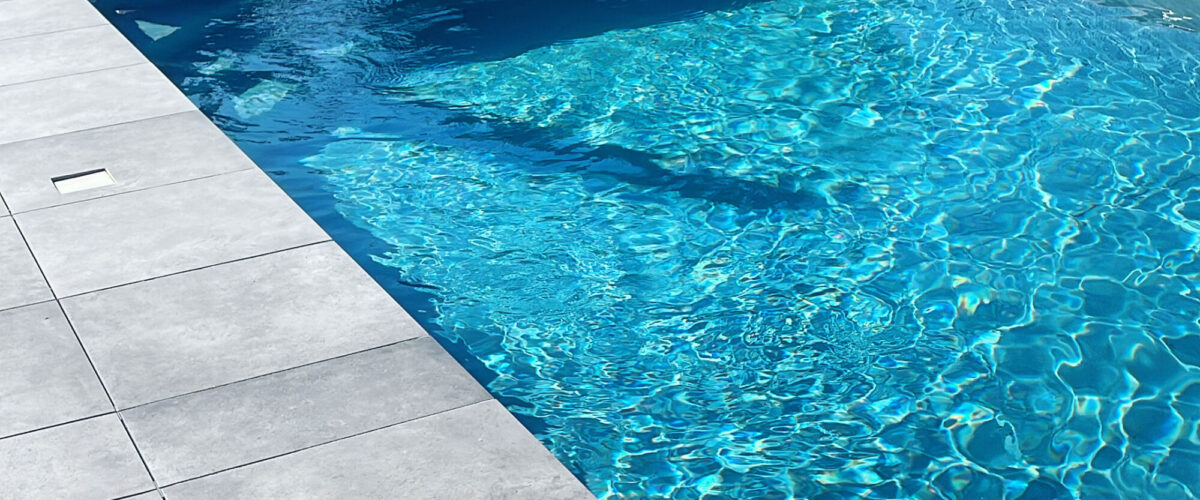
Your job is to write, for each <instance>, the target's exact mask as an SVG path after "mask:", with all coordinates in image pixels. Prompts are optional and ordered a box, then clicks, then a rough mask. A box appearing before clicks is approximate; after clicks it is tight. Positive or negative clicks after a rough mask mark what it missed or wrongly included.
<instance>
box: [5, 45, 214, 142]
mask: <svg viewBox="0 0 1200 500" xmlns="http://www.w3.org/2000/svg"><path fill="white" fill-rule="evenodd" d="M138 64H142V63H138ZM133 66H136V64H135V65H133ZM175 91H177V92H178V91H179V89H175ZM181 95H182V94H181ZM183 98H184V99H188V97H187V96H183ZM188 103H189V104H190V106H191V109H185V110H183V111H172V112H170V113H163V114H161V115H154V116H147V117H145V118H138V119H136V120H125V121H123V122H116V123H108V124H104V125H100V126H97V127H87V128H81V129H77V130H71V131H68V132H59V133H57V134H47V135H39V136H37V137H29V138H25V139H18V140H15V141H8V142H0V147H4V146H8V145H10V144H21V143H23V142H30V141H37V140H41V139H49V138H51V137H58V136H62V135H70V134H78V133H80V132H88V131H91V130H99V129H103V128H108V127H116V126H118V125H128V124H130V123H138V122H144V121H147V120H153V119H156V118H163V117H166V116H174V115H181V114H184V113H191V112H193V111H197V112H198V111H200V110H199V109H198V108H196V105H195V104H194V103H192V102H191V99H188Z"/></svg>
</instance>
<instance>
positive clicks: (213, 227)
mask: <svg viewBox="0 0 1200 500" xmlns="http://www.w3.org/2000/svg"><path fill="white" fill-rule="evenodd" d="M13 217H15V218H16V219H17V221H18V222H19V223H20V224H21V228H22V229H23V230H24V233H25V238H26V240H27V241H28V242H29V247H30V248H31V249H32V250H33V254H34V256H36V257H37V260H38V262H39V263H40V264H41V266H42V271H43V272H45V274H46V277H47V279H48V280H49V281H50V287H51V288H52V289H54V290H55V292H57V294H58V296H59V297H60V298H61V297H68V296H71V295H76V294H80V293H84V292H89V291H93V290H99V289H102V288H108V287H113V286H117V285H123V284H127V283H132V282H135V281H141V280H146V279H150V278H154V277H158V276H163V275H167V274H172V273H178V272H182V271H188V270H192V269H198V268H201V267H205V266H211V265H214V264H219V263H222V262H229V261H232V260H236V259H242V258H246V257H251V256H255V255H262V254H265V253H269V252H274V251H278V250H283V249H287V248H293V247H296V246H300V245H306V244H309V243H315V242H318V241H326V240H328V239H329V237H328V236H327V235H326V234H325V232H324V231H322V230H321V228H320V227H318V226H317V224H316V223H315V222H313V221H312V219H310V218H309V217H308V215H307V214H305V213H304V212H303V211H301V210H300V207H297V206H296V204H295V203H293V202H292V200H291V199H290V198H288V197H287V195H286V194H284V193H283V191H282V190H280V189H279V187H277V186H276V185H275V183H274V182H272V181H271V179H269V178H268V177H267V176H266V174H264V173H262V172H261V171H259V170H257V169H254V170H244V171H240V172H234V173H230V174H225V175H219V176H216V177H209V178H205V179H199V180H194V181H189V182H184V183H180V184H171V185H168V186H162V187H158V188H154V189H147V190H143V191H135V192H132V193H125V194H120V195H116V196H110V197H106V198H97V199H94V200H88V201H84V202H80V203H73V204H70V205H61V206H57V207H52V208H47V209H44V210H35V211H32V212H25V213H19V214H16V215H14V216H13Z"/></svg>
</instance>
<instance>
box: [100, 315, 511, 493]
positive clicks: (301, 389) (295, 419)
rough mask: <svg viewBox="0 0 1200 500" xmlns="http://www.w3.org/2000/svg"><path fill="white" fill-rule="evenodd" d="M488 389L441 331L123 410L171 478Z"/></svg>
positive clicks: (155, 469)
mask: <svg viewBox="0 0 1200 500" xmlns="http://www.w3.org/2000/svg"><path fill="white" fill-rule="evenodd" d="M490 397H491V396H489V395H488V393H487V391H485V390H483V387H481V386H480V385H479V384H478V383H476V382H475V380H474V379H473V378H471V376H470V375H469V374H467V372H466V370H463V369H462V368H461V367H460V366H459V365H458V364H457V363H456V362H455V361H454V359H453V358H451V357H450V355H449V354H446V352H445V351H444V350H442V348H441V346H439V345H438V344H437V342H436V341H434V340H433V339H432V338H429V337H422V338H418V339H414V340H410V341H407V342H402V343H399V344H395V345H391V346H388V347H383V348H380V349H375V350H371V351H367V352H362V353H358V354H354V355H351V356H346V357H342V358H338V359H333V360H329V361H324V362H321V363H317V364H315V365H309V366H305V367H301V368H297V369H294V370H288V371H285V372H280V373H276V374H272V375H269V376H266V377H260V378H256V379H253V380H247V381H243V382H238V383H236V384H232V385H228V386H223V387H218V388H216V389H212V390H208V391H202V392H198V393H195V394H190V395H187V396H183V397H179V398H172V399H168V400H166V401H160V402H157V403H152V404H149V405H145V406H140V407H137V408H134V409H132V410H127V411H125V412H123V415H124V417H125V422H126V425H128V426H129V432H130V433H131V434H132V435H133V439H134V441H136V442H137V443H138V447H139V449H140V450H141V451H142V456H143V457H144V458H145V460H146V463H147V464H148V465H149V467H150V471H151V472H152V473H153V474H154V477H155V479H157V480H158V481H159V484H164V485H165V484H173V483H176V482H179V481H183V480H185V479H191V478H195V477H199V476H202V475H206V474H210V473H213V472H217V471H220V470H225V469H229V468H233V467H236V466H239V465H244V464H248V463H251V462H255V461H259V460H263V459H267V458H270V457H273V456H278V455H282V454H285V453H290V452H292V451H295V450H299V449H304V448H308V447H311V446H314V445H318V444H321V443H327V442H330V441H333V440H336V439H341V438H345V437H349V436H352V435H355V434H360V433H363V432H367V431H370V430H374V429H379V428H382V427H386V426H389V425H393V424H396V423H400V422H404V421H407V420H412V419H415V418H419V417H423V416H427V415H432V414H434V413H439V412H443V411H446V410H451V409H454V408H459V407H462V406H466V405H469V404H473V403H478V402H480V401H484V400H487V399H489V398H490ZM213 443H221V445H220V446H213Z"/></svg>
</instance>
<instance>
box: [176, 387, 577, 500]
mask: <svg viewBox="0 0 1200 500" xmlns="http://www.w3.org/2000/svg"><path fill="white" fill-rule="evenodd" d="M164 492H165V493H166V495H167V498H169V499H170V500H187V499H191V498H204V499H207V498H447V499H450V498H453V499H464V500H465V499H485V498H486V499H529V498H553V499H572V498H579V499H585V498H594V497H593V496H592V495H591V493H589V492H588V491H587V489H586V488H584V487H583V485H582V484H581V483H580V482H579V480H577V479H576V478H575V477H574V476H572V475H571V473H570V472H568V471H567V469H566V467H563V465H562V464H560V463H559V462H558V461H557V460H555V458H554V456H553V455H551V454H550V452H549V451H547V450H546V448H544V447H543V446H542V444H541V443H540V442H538V440H537V439H535V438H534V437H533V435H531V434H530V433H529V431H527V430H525V428H524V427H522V426H521V424H520V423H518V422H517V420H516V419H515V418H513V416H512V415H510V414H509V413H508V412H507V411H506V410H505V409H504V407H503V406H501V405H500V403H498V402H496V401H495V400H490V401H485V402H483V403H479V404H475V405H471V406H468V407H465V408H460V409H457V410H453V411H449V412H446V413H441V414H438V415H434V416H430V417H425V418H422V419H420V420H414V421H412V422H408V423H404V424H400V425H397V426H395V427H389V428H387V429H382V430H378V431H375V432H370V433H367V434H363V435H360V436H355V437H352V438H349V439H344V440H341V441H337V442H334V443H330V444H326V445H322V446H318V447H316V448H310V449H308V450H304V451H301V452H298V453H294V454H291V455H287V456H283V457H279V458H276V459H272V460H267V461H265V462H259V463H256V464H253V465H248V466H246V467H242V468H238V469H234V470H231V471H227V472H222V473H220V474H214V475H212V476H207V477H203V478H200V479H197V480H194V481H188V482H185V483H180V484H178V485H175V486H170V487H168V488H166V489H165V490H164Z"/></svg>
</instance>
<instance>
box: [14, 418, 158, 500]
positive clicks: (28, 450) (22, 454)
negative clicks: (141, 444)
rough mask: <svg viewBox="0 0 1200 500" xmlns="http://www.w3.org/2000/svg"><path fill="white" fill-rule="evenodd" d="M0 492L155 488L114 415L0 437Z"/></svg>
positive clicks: (80, 495) (83, 493)
mask: <svg viewBox="0 0 1200 500" xmlns="http://www.w3.org/2000/svg"><path fill="white" fill-rule="evenodd" d="M0 471H3V473H2V474H0V496H4V497H6V498H71V499H91V498H96V499H107V498H116V497H121V496H128V495H132V494H136V493H141V492H144V491H147V490H152V489H154V484H153V483H152V482H151V481H150V476H149V475H148V474H147V473H146V469H145V467H144V466H143V465H142V463H141V461H140V460H139V459H138V456H137V450H135V449H134V447H133V443H132V442H130V441H129V436H128V435H126V434H125V429H124V428H122V427H121V421H120V420H118V419H117V416H116V415H105V416H101V417H96V418H91V419H87V420H83V421H80V422H73V423H70V424H66V425H62V426H58V427H51V428H49V429H44V430H40V431H37V432H31V433H29V434H22V435H20V436H15V437H10V438H5V439H0Z"/></svg>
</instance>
